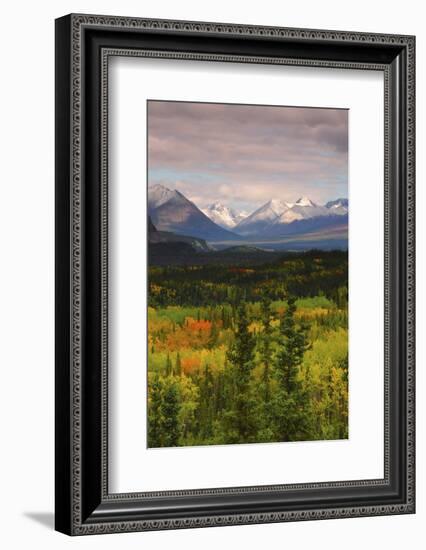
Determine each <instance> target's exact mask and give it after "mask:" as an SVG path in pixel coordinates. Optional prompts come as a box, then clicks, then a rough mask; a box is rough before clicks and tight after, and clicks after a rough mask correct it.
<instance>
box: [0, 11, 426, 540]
mask: <svg viewBox="0 0 426 550" xmlns="http://www.w3.org/2000/svg"><path fill="white" fill-rule="evenodd" d="M422 4H423V3H422V2H420V1H411V2H405V3H403V2H400V1H398V2H397V1H394V0H387V1H382V0H381V1H376V2H372V1H371V0H357V1H356V2H355V1H354V0H352V1H348V2H342V1H341V0H336V1H334V0H322V1H321V2H318V1H316V0H299V1H298V2H285V3H284V2H274V1H273V0H263V1H262V2H252V1H250V2H249V1H247V0H245V1H244V0H239V1H234V2H231V1H230V0H215V1H214V2H213V1H212V2H201V1H199V0H198V1H197V0H175V1H173V0H155V1H152V2H135V1H134V2H131V1H129V0H119V1H118V0H115V1H114V0H102V1H100V0H87V1H86V2H84V3H82V2H76V1H74V2H73V1H68V0H56V1H52V2H41V1H38V2H29V1H25V2H17V1H16V0H15V1H14V2H9V3H7V4H4V5H3V7H2V25H1V32H0V40H1V50H0V51H1V56H2V59H1V64H0V75H1V87H0V94H1V101H0V109H1V117H0V130H1V131H0V140H1V148H0V151H1V159H2V160H1V164H0V166H1V175H0V182H1V183H0V185H1V195H0V242H1V244H0V246H1V248H0V249H1V253H2V255H1V269H0V278H1V284H0V324H1V327H0V334H1V347H0V350H1V354H0V357H1V363H0V364H1V375H2V377H1V383H0V423H1V424H0V441H1V443H0V445H1V454H0V518H1V527H0V544H1V545H2V547H3V548H6V549H15V548H26V547H34V548H44V549H46V550H47V549H50V548H52V549H53V548H54V549H61V548H65V547H70V545H73V547H75V548H76V547H78V548H117V547H119V548H139V547H141V546H144V547H147V548H148V547H149V548H153V549H157V548H159V549H162V548H169V547H171V548H176V549H178V548H179V549H180V548H185V550H187V549H190V548H194V549H195V548H197V549H198V548H201V547H202V548H206V549H209V548H217V547H222V548H228V547H230V546H231V545H233V544H235V545H238V546H244V547H246V548H258V547H262V546H263V547H265V546H272V547H274V546H278V547H284V546H285V547H287V548H305V547H306V548H309V547H314V548H316V549H317V548H318V549H321V548H327V550H332V549H341V548H345V549H352V548H353V549H355V548H356V549H358V548H360V547H366V548H375V547H377V548H386V549H397V548H398V549H399V548H401V547H403V546H405V545H406V546H410V545H412V547H413V548H420V546H421V543H420V541H421V540H422V539H424V523H425V520H426V506H425V496H426V484H425V479H426V476H425V469H424V464H425V442H426V438H425V421H424V419H425V417H426V414H425V413H426V405H425V403H426V399H425V390H426V383H425V382H426V377H425V374H424V371H423V369H422V366H423V364H424V360H425V344H424V343H425V338H424V333H425V329H426V325H425V313H424V311H423V310H424V309H426V308H425V306H426V303H425V291H424V283H423V286H422V285H421V283H420V281H422V280H424V279H425V278H426V272H425V253H424V250H425V248H426V247H425V246H424V240H423V235H424V233H425V230H426V227H425V221H424V220H425V218H423V219H422V216H421V213H422V211H423V210H424V208H425V206H426V203H425V190H424V185H423V182H424V180H425V162H424V159H423V158H422V157H424V155H423V154H421V153H422V152H424V151H425V148H426V142H425V129H426V128H425V103H424V99H423V98H424V97H425V96H426V86H425V84H426V82H425V77H426V68H425V67H426V63H425V61H426V60H425V54H426V30H425V28H424V15H423V10H422ZM69 12H85V13H104V14H117V15H130V16H141V17H159V18H176V19H193V20H197V19H198V20H209V21H219V22H235V23H251V24H264V25H281V26H294V27H313V28H324V29H341V30H342V29H343V30H353V31H371V32H390V33H405V34H416V35H417V97H418V110H417V144H418V147H417V151H418V156H419V159H418V169H417V181H418V186H417V205H418V212H419V215H418V242H419V243H420V246H418V259H417V265H418V334H419V338H418V375H417V381H418V382H417V389H418V415H417V416H418V449H417V456H418V459H417V462H418V465H419V467H418V473H417V475H418V482H417V485H418V499H417V500H418V507H417V509H418V512H417V515H414V516H393V517H382V518H365V519H352V520H333V521H317V522H308V523H293V524H275V525H261V526H245V527H226V528H215V529H204V530H201V529H199V530H188V531H169V532H161V533H144V534H141V533H139V534H126V535H119V536H117V535H109V536H105V535H103V536H95V537H85V538H77V539H71V538H68V537H65V536H64V535H61V534H58V533H55V532H54V531H53V530H52V526H53V467H54V460H53V425H54V417H53V416H54V415H53V372H54V367H53V349H54V348H53V334H54V330H53V328H54V316H53V305H54V299H53V288H54V287H53V283H54V276H53V268H54V254H53V251H54V236H53V228H54V214H53V205H54V201H53V187H54V182H53V158H54V157H53V151H54V149H53V147H54V125H53V124H54V100H53V98H54V71H53V61H54V42H53V39H54V18H55V17H59V16H61V15H63V14H66V13H69ZM313 459H315V457H313Z"/></svg>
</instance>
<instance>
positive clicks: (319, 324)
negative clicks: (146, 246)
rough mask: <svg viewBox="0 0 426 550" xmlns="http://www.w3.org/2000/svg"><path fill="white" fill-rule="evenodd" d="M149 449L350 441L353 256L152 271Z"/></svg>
mask: <svg viewBox="0 0 426 550" xmlns="http://www.w3.org/2000/svg"><path fill="white" fill-rule="evenodd" d="M148 285H149V292H148V447H150V448H157V447H175V446H190V445H223V444H237V443H267V442H285V441H311V440H333V439H346V438H347V437H348V257H347V252H346V251H322V250H321V251H320V250H311V251H308V252H294V253H292V252H286V253H282V254H278V255H274V256H273V257H272V259H271V261H269V262H267V263H262V264H260V265H259V264H258V263H256V262H253V264H252V265H250V264H247V262H239V261H238V257H237V256H236V257H235V262H234V263H233V264H232V265H229V263H227V264H221V263H217V262H215V263H212V264H208V265H195V264H194V265H180V266H179V265H174V266H171V265H169V266H158V265H150V266H149V270H148Z"/></svg>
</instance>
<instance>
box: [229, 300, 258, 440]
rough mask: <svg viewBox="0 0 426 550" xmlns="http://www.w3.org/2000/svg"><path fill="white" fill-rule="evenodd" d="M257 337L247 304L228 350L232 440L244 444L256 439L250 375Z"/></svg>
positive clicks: (239, 315)
mask: <svg viewBox="0 0 426 550" xmlns="http://www.w3.org/2000/svg"><path fill="white" fill-rule="evenodd" d="M254 346H255V340H254V338H253V336H252V334H251V333H250V331H249V321H248V319H247V312H246V308H245V306H243V305H241V306H240V307H239V309H238V316H237V328H236V332H235V340H234V342H233V344H232V345H231V347H230V349H229V350H228V352H227V360H228V361H229V363H230V364H231V368H232V374H231V379H232V382H233V393H234V400H233V401H234V402H233V407H232V411H231V414H229V415H228V416H227V419H228V433H229V435H228V438H229V439H230V441H229V442H230V443H244V442H246V443H247V442H250V441H252V440H254V437H255V424H256V422H255V411H254V401H253V398H252V395H251V392H250V381H251V374H252V370H253V367H254Z"/></svg>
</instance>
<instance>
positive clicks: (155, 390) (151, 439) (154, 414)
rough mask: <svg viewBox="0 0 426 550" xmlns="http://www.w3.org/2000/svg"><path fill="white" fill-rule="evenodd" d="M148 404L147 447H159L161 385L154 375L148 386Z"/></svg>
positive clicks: (160, 444) (158, 378) (160, 442)
mask: <svg viewBox="0 0 426 550" xmlns="http://www.w3.org/2000/svg"><path fill="white" fill-rule="evenodd" d="M149 389H150V395H149V402H148V405H149V407H148V447H161V446H162V441H161V402H162V396H161V392H162V383H161V379H160V377H159V376H158V374H156V375H155V376H154V377H153V380H152V381H151V382H150V385H149Z"/></svg>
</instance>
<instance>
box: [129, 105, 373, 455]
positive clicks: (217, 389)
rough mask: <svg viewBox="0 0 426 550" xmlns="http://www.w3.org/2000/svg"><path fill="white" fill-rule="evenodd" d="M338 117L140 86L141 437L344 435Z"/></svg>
mask: <svg viewBox="0 0 426 550" xmlns="http://www.w3.org/2000/svg"><path fill="white" fill-rule="evenodd" d="M348 126H349V110H348V109H342V108H339V109H337V108H319V107H310V106H300V107H299V106H297V107H296V106H285V105H283V106H280V105H247V104H230V103H204V102H195V101H194V102H187V101H185V102H183V101H164V100H162V101H159V100H155V99H149V100H147V183H148V186H147V212H146V217H147V238H148V270H147V273H148V281H147V283H148V311H147V317H148V337H147V339H148V341H147V357H148V361H147V367H146V365H141V366H140V368H147V369H148V392H147V395H148V397H147V408H148V415H147V418H148V426H147V447H148V448H150V449H153V448H164V447H186V446H202V445H230V444H244V443H246V444H247V443H285V442H297V441H324V440H345V439H348V437H349V407H348V400H349V371H350V368H349V360H348V352H349V349H348V348H349V346H348V243H349V239H348V220H349V184H348V162H349V159H348V135H349V127H348ZM141 185H143V182H141ZM366 200H368V197H366Z"/></svg>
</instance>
